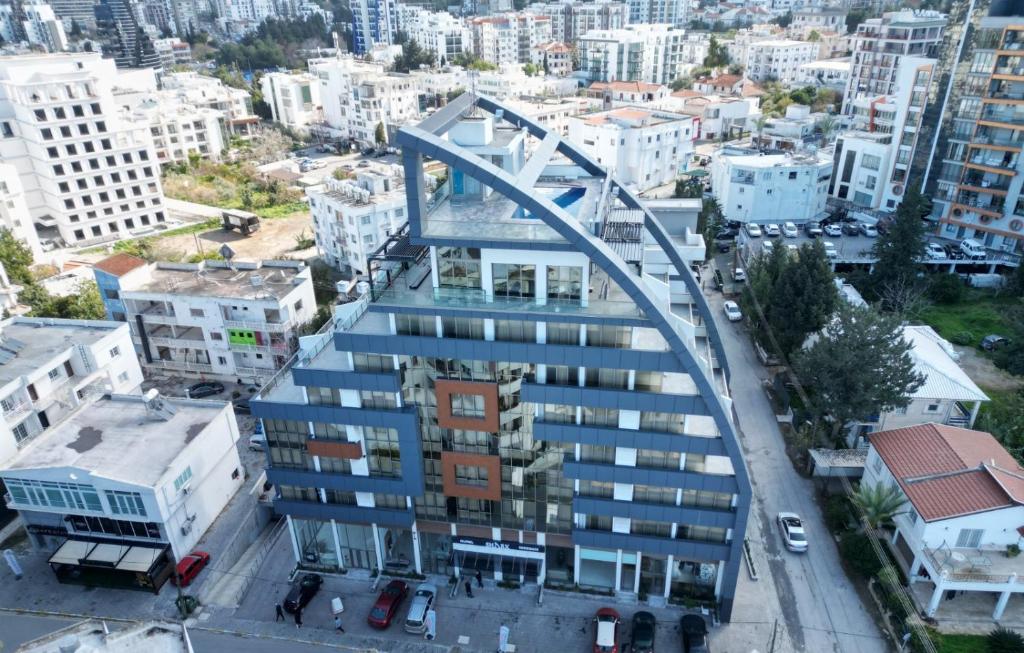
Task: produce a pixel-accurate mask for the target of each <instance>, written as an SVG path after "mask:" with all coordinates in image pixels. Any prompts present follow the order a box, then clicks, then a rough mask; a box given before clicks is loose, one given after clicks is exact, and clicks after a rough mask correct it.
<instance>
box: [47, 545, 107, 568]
mask: <svg viewBox="0 0 1024 653" xmlns="http://www.w3.org/2000/svg"><path fill="white" fill-rule="evenodd" d="M95 545H96V543H95V542H80V541H78V540H67V541H66V542H64V544H61V545H60V548H59V549H57V551H56V552H55V553H54V554H53V555H52V556H50V560H49V561H48V562H49V563H50V564H58V565H77V564H78V561H79V560H81V559H83V558H85V556H87V555H89V551H90V550H91V549H92V547H93V546H95Z"/></svg>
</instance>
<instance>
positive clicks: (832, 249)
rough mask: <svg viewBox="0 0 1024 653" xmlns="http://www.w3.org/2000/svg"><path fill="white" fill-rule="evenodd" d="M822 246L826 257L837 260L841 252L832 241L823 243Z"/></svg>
mask: <svg viewBox="0 0 1024 653" xmlns="http://www.w3.org/2000/svg"><path fill="white" fill-rule="evenodd" d="M821 244H822V246H823V247H824V248H825V256H827V257H829V258H836V257H838V256H839V250H838V249H836V244H835V243H833V242H832V241H830V240H823V241H821Z"/></svg>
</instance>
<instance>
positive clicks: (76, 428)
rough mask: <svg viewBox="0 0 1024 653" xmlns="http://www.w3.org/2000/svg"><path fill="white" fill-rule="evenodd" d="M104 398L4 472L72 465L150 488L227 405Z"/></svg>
mask: <svg viewBox="0 0 1024 653" xmlns="http://www.w3.org/2000/svg"><path fill="white" fill-rule="evenodd" d="M159 400H160V401H162V402H163V404H164V406H165V407H167V408H165V410H163V411H154V410H152V409H150V408H148V407H147V405H146V400H145V398H144V397H143V396H142V395H106V396H104V397H103V398H101V399H99V400H98V401H96V402H94V403H91V404H87V405H85V406H82V407H81V408H79V409H78V410H77V411H75V412H73V413H71V414H70V415H69V416H68V417H67V418H66V419H65V420H64V421H63V422H60V423H59V424H57V425H55V426H53V427H51V429H50V431H49V432H47V433H45V434H44V435H42V436H40V437H38V438H36V439H35V440H34V441H33V442H32V443H31V444H29V446H27V447H25V449H23V450H22V451H21V452H20V453H19V454H18V456H17V457H15V458H14V460H12V461H11V462H10V464H9V465H8V470H12V471H13V470H29V469H48V468H54V467H77V468H80V469H83V470H88V471H89V472H91V473H92V474H94V475H96V476H102V477H104V478H111V479H116V480H119V481H123V482H125V483H135V484H138V485H144V486H149V487H152V486H154V485H156V484H157V483H158V482H159V480H160V478H161V477H162V476H163V475H164V474H165V473H166V472H167V470H168V467H169V466H170V465H171V464H172V463H173V462H174V460H175V459H176V458H177V457H178V456H179V454H181V452H182V451H184V449H185V447H186V446H188V444H189V443H190V442H191V441H192V440H193V439H194V438H195V437H197V436H198V435H199V434H200V433H202V431H203V430H204V429H205V428H206V426H207V425H208V424H210V422H211V421H213V419H214V418H215V417H217V415H219V414H220V413H221V412H222V411H223V410H224V408H225V406H228V405H229V404H228V402H223V401H204V400H197V399H171V398H168V397H159Z"/></svg>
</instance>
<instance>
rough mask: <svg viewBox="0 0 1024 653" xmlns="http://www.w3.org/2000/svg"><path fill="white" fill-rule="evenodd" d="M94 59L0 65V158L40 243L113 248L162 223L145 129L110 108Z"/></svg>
mask: <svg viewBox="0 0 1024 653" xmlns="http://www.w3.org/2000/svg"><path fill="white" fill-rule="evenodd" d="M116 78H117V71H116V68H115V67H114V62H113V61H112V60H110V59H102V58H100V55H99V54H96V53H79V54H48V55H22V56H17V57H0V133H2V134H4V135H5V136H4V137H2V138H0V160H3V161H4V162H5V163H8V164H11V165H13V166H14V167H15V168H16V169H17V171H18V175H19V177H20V179H21V185H22V189H23V193H24V196H25V203H26V205H27V206H28V210H29V214H30V215H31V217H32V219H33V221H35V222H36V223H37V224H38V225H39V226H40V227H41V228H42V229H43V232H42V233H43V234H45V238H46V239H47V240H52V241H61V242H63V243H66V244H68V245H89V244H92V243H100V242H106V241H110V240H118V239H120V238H124V237H127V236H129V235H130V234H131V233H132V232H133V231H134V230H137V229H142V228H144V227H147V226H150V225H155V224H158V223H160V222H163V221H164V220H165V214H164V198H163V189H162V187H161V184H160V168H159V165H158V164H157V161H156V153H155V150H154V147H153V140H152V137H151V136H150V133H149V127H148V125H146V124H144V123H140V122H136V121H135V120H133V119H131V117H130V116H127V115H125V114H124V113H123V112H121V111H120V110H119V107H118V106H117V102H116V99H115V96H114V93H113V84H114V82H115V80H116Z"/></svg>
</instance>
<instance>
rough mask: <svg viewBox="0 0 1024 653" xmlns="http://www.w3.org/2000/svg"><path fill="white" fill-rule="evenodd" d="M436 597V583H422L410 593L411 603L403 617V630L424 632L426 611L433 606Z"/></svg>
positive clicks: (425, 629)
mask: <svg viewBox="0 0 1024 653" xmlns="http://www.w3.org/2000/svg"><path fill="white" fill-rule="evenodd" d="M436 598H437V585H432V584H430V583H422V584H420V585H419V586H418V587H417V588H416V593H415V594H413V595H412V605H410V606H409V614H408V615H407V616H406V617H405V631H406V632H408V633H417V634H421V633H425V632H426V631H427V613H428V612H430V609H431V608H433V607H434V600H435V599H436Z"/></svg>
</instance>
